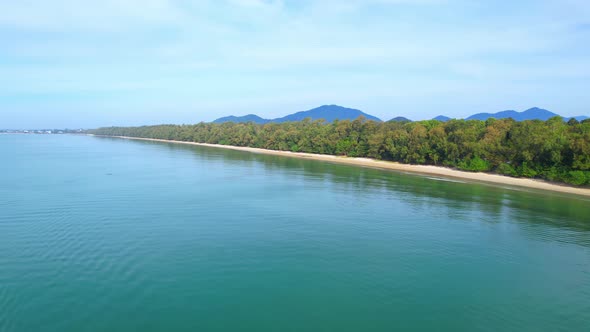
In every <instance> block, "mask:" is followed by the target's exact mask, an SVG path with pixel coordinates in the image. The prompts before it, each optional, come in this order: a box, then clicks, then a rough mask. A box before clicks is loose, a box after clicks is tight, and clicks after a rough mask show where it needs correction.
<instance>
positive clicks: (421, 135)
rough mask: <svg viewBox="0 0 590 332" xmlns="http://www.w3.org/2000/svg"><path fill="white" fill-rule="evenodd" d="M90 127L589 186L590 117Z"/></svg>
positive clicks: (114, 132) (104, 132) (133, 134)
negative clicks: (442, 167)
mask: <svg viewBox="0 0 590 332" xmlns="http://www.w3.org/2000/svg"><path fill="white" fill-rule="evenodd" d="M89 133H91V134H96V135H106V136H130V137H142V138H157V139H165V140H175V141H189V142H199V143H212V144H223V145H235V146H247V147H256V148H263V149H271V150H281V151H293V152H308V153H318V154H329V155H342V156H349V157H367V158H374V159H380V160H389V161H397V162H401V163H408V164H421V165H440V166H446V167H452V168H457V169H460V170H465V171H474V172H493V173H498V174H503V175H508V176H513V177H527V178H540V179H545V180H549V181H555V182H565V183H569V184H572V185H576V186H584V185H590V119H589V120H584V121H582V122H578V121H577V120H575V119H571V120H570V121H568V122H564V121H563V119H562V118H561V117H554V118H551V119H549V120H547V121H540V120H527V121H521V122H517V121H514V120H512V119H493V118H490V119H488V120H486V121H480V120H450V121H448V122H440V121H436V120H427V121H418V122H374V121H367V120H365V119H364V118H362V117H361V118H358V119H356V120H353V121H350V120H341V121H338V120H336V121H334V122H332V123H326V122H325V121H323V120H316V121H311V120H309V119H306V120H304V121H300V122H287V123H268V124H264V125H259V124H255V123H232V122H226V123H221V124H214V123H199V124H195V125H157V126H144V127H108V128H99V129H95V130H91V131H89Z"/></svg>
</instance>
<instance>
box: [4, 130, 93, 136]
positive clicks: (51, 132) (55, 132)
mask: <svg viewBox="0 0 590 332" xmlns="http://www.w3.org/2000/svg"><path fill="white" fill-rule="evenodd" d="M84 132H85V130H84V129H0V134H36V135H59V134H82V133H84Z"/></svg>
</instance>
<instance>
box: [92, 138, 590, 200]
mask: <svg viewBox="0 0 590 332" xmlns="http://www.w3.org/2000/svg"><path fill="white" fill-rule="evenodd" d="M88 136H95V137H110V138H120V139H129V140H139V141H153V142H163V143H174V144H186V145H196V146H206V147H213V148H221V149H229V150H237V151H246V152H251V153H259V154H267V155H275V156H284V157H294V158H301V159H311V160H319V161H327V162H333V163H338V164H344V165H353V166H361V167H369V168H378V169H385V170H392V171H398V172H407V173H414V174H421V175H430V176H440V177H444V178H452V179H461V180H468V181H473V182H482V183H488V184H496V185H508V186H513V187H521V188H529V189H537V190H546V191H552V192H558V193H565V194H573V195H580V196H585V197H590V189H586V188H577V187H571V186H567V185H561V184H556V183H550V182H546V181H543V180H535V179H526V178H512V177H508V176H504V175H499V174H490V173H474V172H465V171H459V170H454V169H450V168H446V167H441V166H432V165H411V164H401V163H398V162H394V161H383V160H376V159H370V158H357V157H345V156H334V155H323V154H313V153H305V152H291V151H278V150H267V149H261V148H251V147H242V146H232V145H221V144H209V143H197V142H183V141H173V140H165V139H156V138H141V137H127V136H104V135H92V134H88Z"/></svg>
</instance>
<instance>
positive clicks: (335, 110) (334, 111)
mask: <svg viewBox="0 0 590 332" xmlns="http://www.w3.org/2000/svg"><path fill="white" fill-rule="evenodd" d="M359 116H363V117H365V119H367V120H373V121H378V122H382V120H381V119H379V118H378V117H376V116H373V115H371V114H367V113H365V112H363V111H361V110H358V109H354V108H347V107H343V106H338V105H323V106H320V107H316V108H313V109H310V110H307V111H301V112H295V113H292V114H288V115H286V116H283V117H280V118H274V119H265V118H262V117H260V116H258V115H256V114H247V115H244V116H233V115H230V116H225V117H221V118H218V119H216V120H214V121H213V123H224V122H236V123H244V122H254V123H257V124H266V123H283V122H291V121H292V122H294V121H302V120H304V119H306V118H310V119H311V120H312V121H314V120H319V119H323V120H325V121H326V122H333V121H334V120H336V119H338V120H355V119H357V118H358V117H359ZM554 116H561V115H559V114H557V113H553V112H551V111H548V110H546V109H542V108H539V107H532V108H529V109H527V110H525V111H522V112H518V111H515V110H505V111H500V112H496V113H485V112H484V113H476V114H473V115H470V116H469V117H467V118H465V120H481V121H485V120H487V119H489V118H495V119H506V118H512V119H514V120H516V121H524V120H542V121H546V120H548V119H550V118H552V117H554ZM561 117H562V118H563V119H564V120H565V121H567V120H569V119H572V118H574V119H576V120H578V121H582V120H585V119H588V118H589V117H588V116H585V115H578V116H569V117H568V116H561ZM452 119H454V118H451V117H448V116H445V115H439V116H436V117H434V118H433V120H437V121H441V122H446V121H449V120H452ZM389 121H401V122H408V121H409V122H411V121H412V120H410V119H408V118H406V117H403V116H398V117H395V118H393V119H391V120H389Z"/></svg>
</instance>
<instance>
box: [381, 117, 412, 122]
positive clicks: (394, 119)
mask: <svg viewBox="0 0 590 332" xmlns="http://www.w3.org/2000/svg"><path fill="white" fill-rule="evenodd" d="M387 122H412V120H410V119H408V118H405V117H403V116H396V117H395V118H393V119H391V120H389V121H387Z"/></svg>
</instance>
